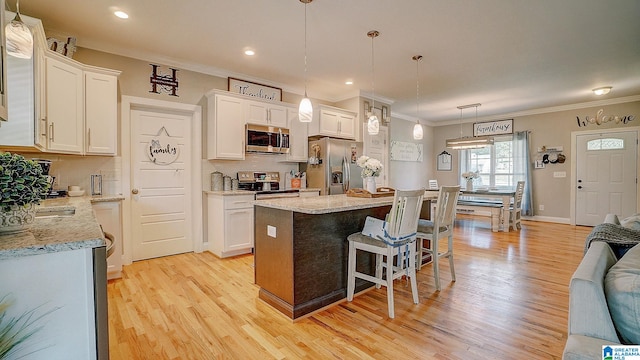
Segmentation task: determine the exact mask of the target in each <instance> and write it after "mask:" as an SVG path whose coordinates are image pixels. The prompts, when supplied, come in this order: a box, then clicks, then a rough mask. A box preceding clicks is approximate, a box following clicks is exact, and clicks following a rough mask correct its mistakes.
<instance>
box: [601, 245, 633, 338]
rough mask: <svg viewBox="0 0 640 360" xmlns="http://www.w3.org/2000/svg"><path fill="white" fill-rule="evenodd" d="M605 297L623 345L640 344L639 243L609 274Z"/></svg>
mask: <svg viewBox="0 0 640 360" xmlns="http://www.w3.org/2000/svg"><path fill="white" fill-rule="evenodd" d="M604 290H605V296H606V298H607V305H608V307H609V313H610V314H611V320H613V324H614V325H615V327H616V330H617V331H618V333H619V334H620V338H621V340H622V342H623V343H624V344H640V244H638V245H636V246H634V247H632V248H631V249H629V251H627V253H626V254H625V255H624V256H623V257H622V258H621V259H620V260H619V261H618V262H617V263H616V264H614V265H613V266H612V267H611V269H609V271H608V272H607V275H606V277H605V282H604Z"/></svg>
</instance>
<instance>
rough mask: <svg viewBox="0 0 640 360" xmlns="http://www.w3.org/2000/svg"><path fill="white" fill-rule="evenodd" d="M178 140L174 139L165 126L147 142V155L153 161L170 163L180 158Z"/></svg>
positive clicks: (162, 163) (164, 163) (161, 163)
mask: <svg viewBox="0 0 640 360" xmlns="http://www.w3.org/2000/svg"><path fill="white" fill-rule="evenodd" d="M178 149H179V147H178V142H177V141H176V140H174V139H172V138H171V137H170V136H169V133H167V129H165V127H164V126H163V127H162V128H161V129H160V131H159V132H158V135H156V136H155V137H154V138H152V139H151V141H149V142H148V143H147V149H146V152H147V156H148V157H149V160H151V162H152V163H154V164H157V165H169V164H172V163H173V162H174V161H176V160H177V159H178V155H179V154H178Z"/></svg>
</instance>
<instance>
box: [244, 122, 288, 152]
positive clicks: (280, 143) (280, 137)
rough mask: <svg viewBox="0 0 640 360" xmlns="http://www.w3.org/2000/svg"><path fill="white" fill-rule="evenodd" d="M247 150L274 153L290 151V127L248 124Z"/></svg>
mask: <svg viewBox="0 0 640 360" xmlns="http://www.w3.org/2000/svg"><path fill="white" fill-rule="evenodd" d="M246 127H247V131H246V133H247V138H246V144H247V147H246V149H247V151H248V152H260V153H273V154H288V153H289V129H285V128H279V127H275V126H264V125H254V124H247V125H246Z"/></svg>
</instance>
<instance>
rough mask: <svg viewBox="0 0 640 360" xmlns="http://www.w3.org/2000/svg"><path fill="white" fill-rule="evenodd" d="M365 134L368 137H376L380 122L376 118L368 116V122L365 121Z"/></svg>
mask: <svg viewBox="0 0 640 360" xmlns="http://www.w3.org/2000/svg"><path fill="white" fill-rule="evenodd" d="M367 132H368V133H369V135H378V133H379V132H380V121H378V117H377V116H375V115H371V116H369V120H367Z"/></svg>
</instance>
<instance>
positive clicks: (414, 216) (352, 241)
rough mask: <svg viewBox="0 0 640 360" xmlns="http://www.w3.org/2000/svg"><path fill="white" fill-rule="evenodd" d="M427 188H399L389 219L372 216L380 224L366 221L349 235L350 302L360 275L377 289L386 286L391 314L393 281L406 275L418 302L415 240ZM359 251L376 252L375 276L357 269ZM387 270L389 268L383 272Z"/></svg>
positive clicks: (348, 288) (348, 287) (390, 314)
mask: <svg viewBox="0 0 640 360" xmlns="http://www.w3.org/2000/svg"><path fill="white" fill-rule="evenodd" d="M424 191H425V189H419V190H396V191H395V194H394V197H393V205H392V207H391V212H389V214H387V218H386V220H385V221H382V220H378V219H374V218H371V217H369V218H367V222H370V223H372V224H379V225H378V226H373V227H369V226H367V225H368V224H365V228H364V229H363V232H359V233H354V234H351V235H349V236H348V237H347V240H348V241H349V262H348V266H347V269H348V273H347V301H352V300H353V294H354V292H355V283H356V278H359V279H364V280H367V281H371V282H373V283H375V284H376V288H377V289H379V288H380V287H381V286H386V287H387V305H388V308H389V317H390V318H393V317H394V304H393V280H395V279H397V278H399V277H402V276H405V275H406V276H407V277H408V278H409V279H410V282H411V293H412V295H413V303H414V304H418V284H417V282H416V243H415V242H416V230H417V228H418V218H419V217H420V210H421V209H422V199H423V197H424ZM371 228H373V230H371ZM357 250H361V251H366V252H369V253H373V254H376V269H375V276H371V275H368V274H364V273H361V272H358V271H356V254H357ZM394 257H395V258H396V264H395V265H394V264H393V262H394ZM385 269H386V271H383V270H385Z"/></svg>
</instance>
